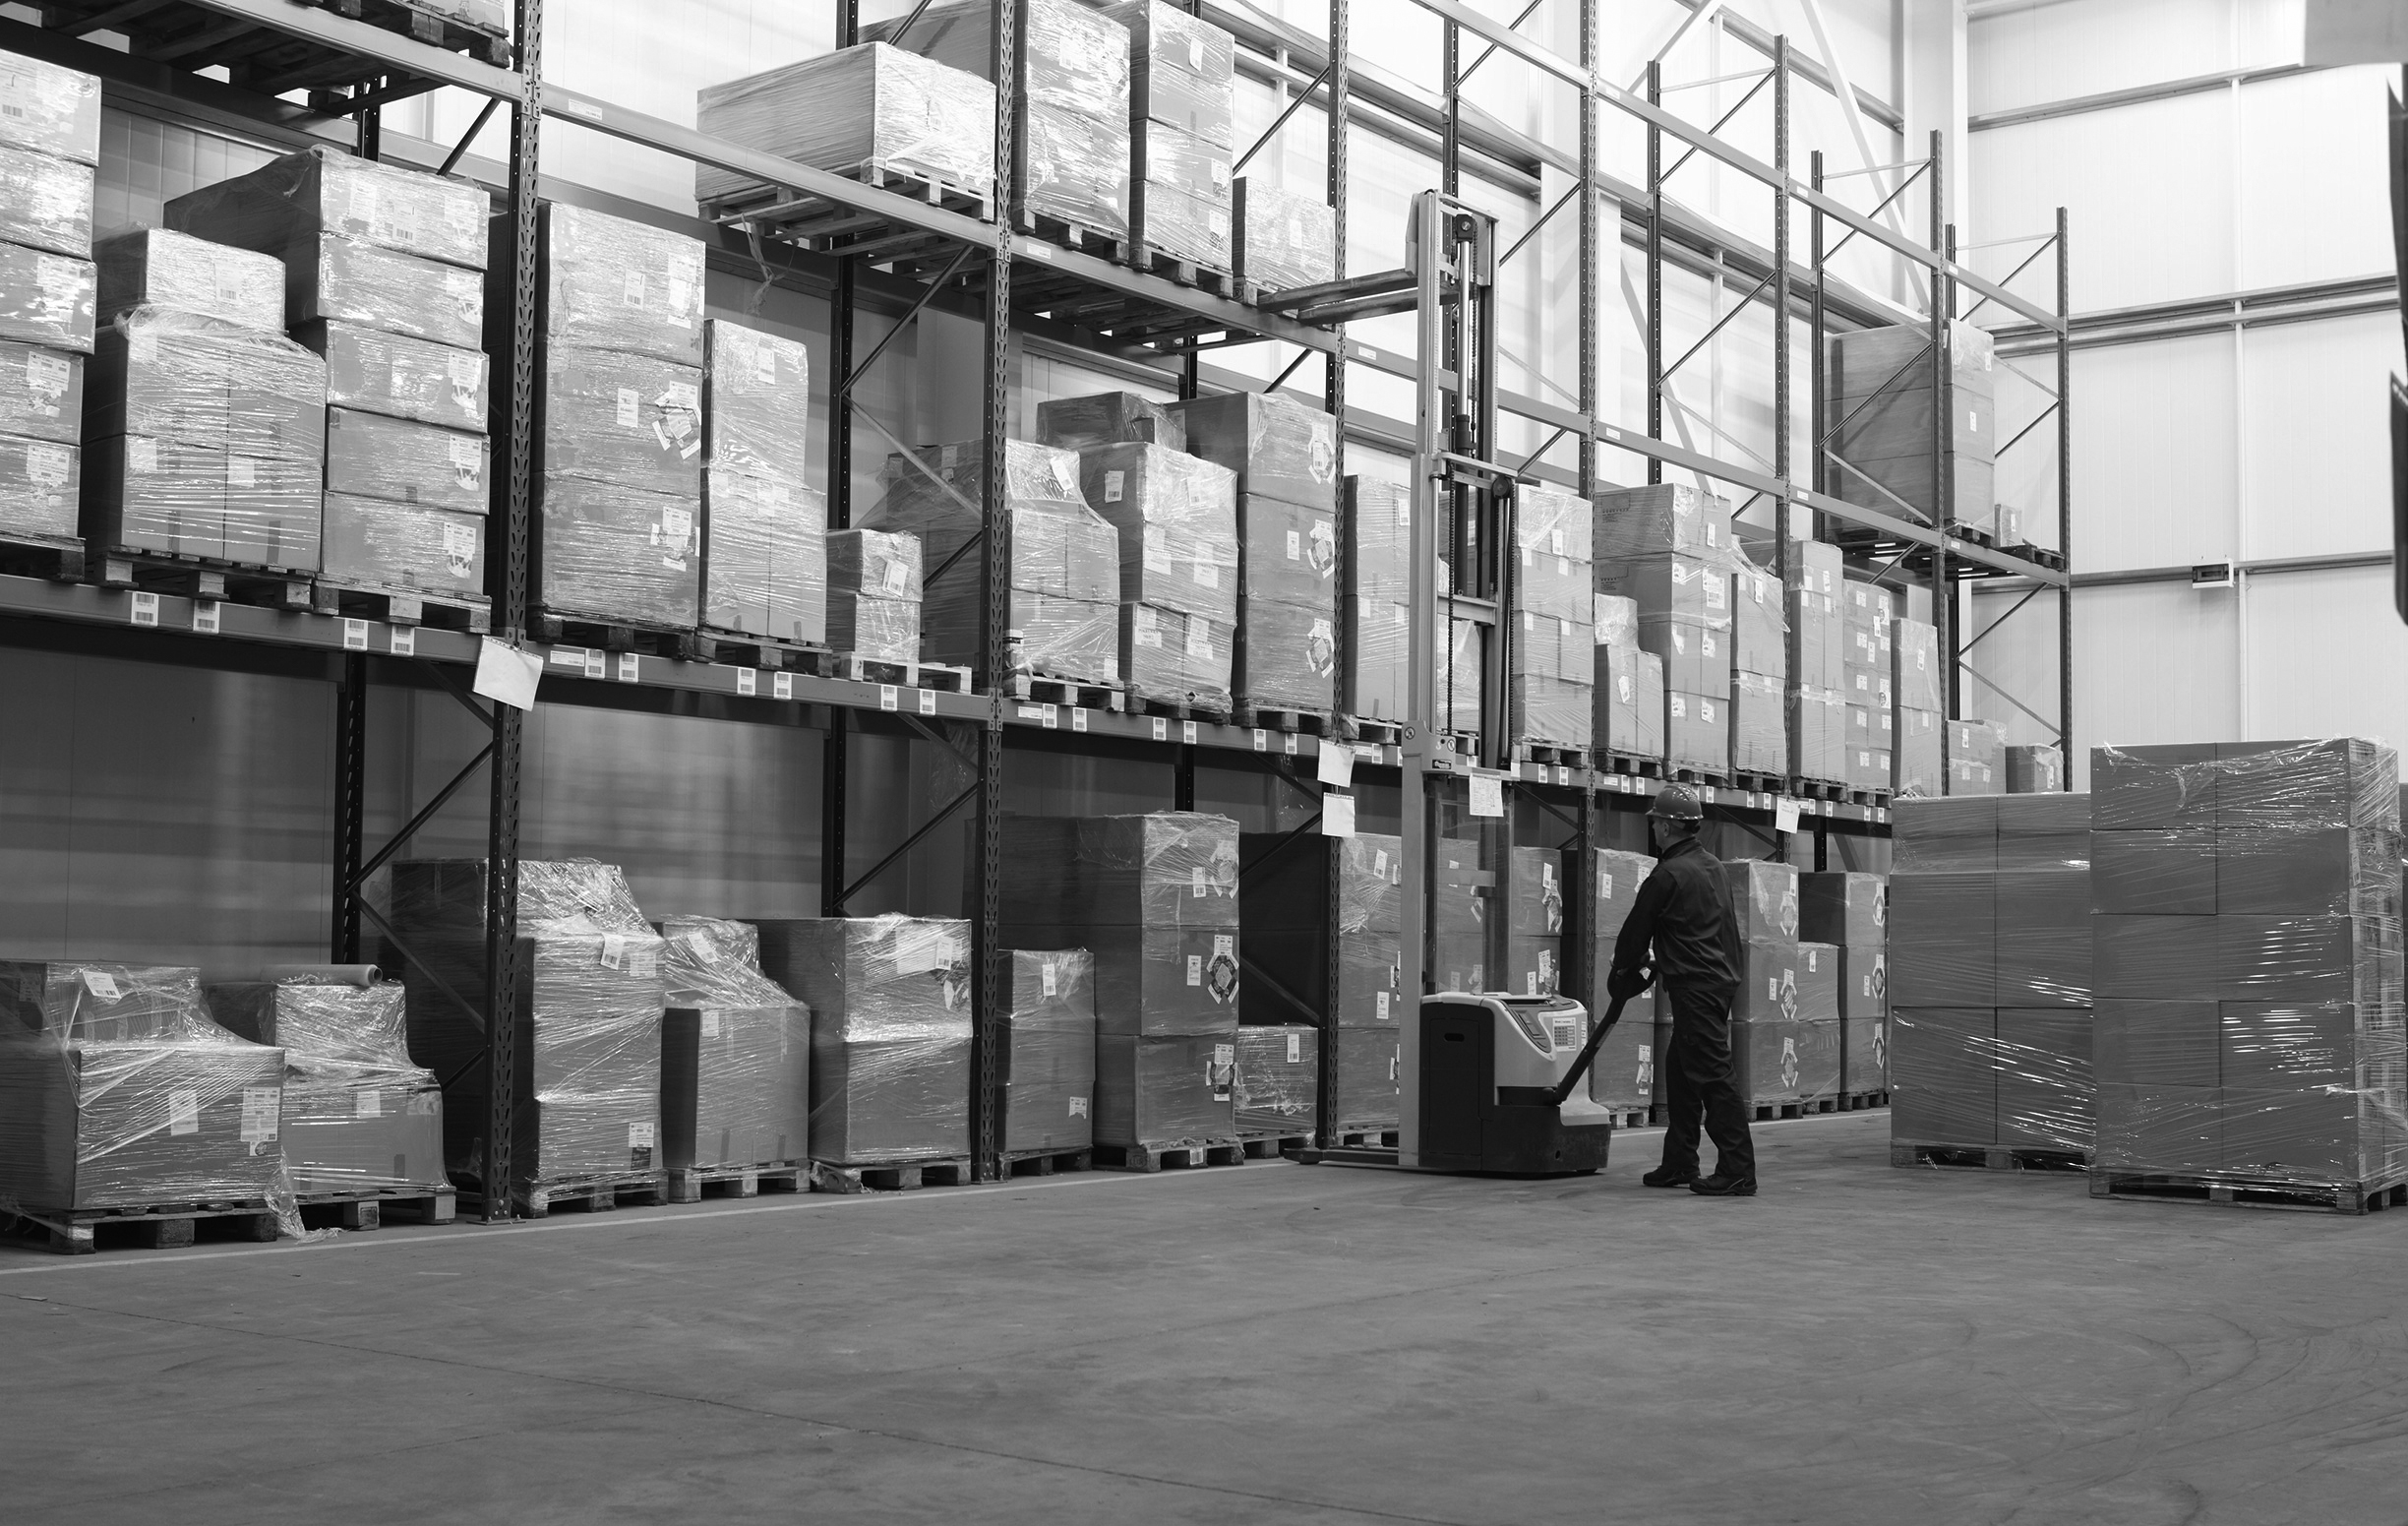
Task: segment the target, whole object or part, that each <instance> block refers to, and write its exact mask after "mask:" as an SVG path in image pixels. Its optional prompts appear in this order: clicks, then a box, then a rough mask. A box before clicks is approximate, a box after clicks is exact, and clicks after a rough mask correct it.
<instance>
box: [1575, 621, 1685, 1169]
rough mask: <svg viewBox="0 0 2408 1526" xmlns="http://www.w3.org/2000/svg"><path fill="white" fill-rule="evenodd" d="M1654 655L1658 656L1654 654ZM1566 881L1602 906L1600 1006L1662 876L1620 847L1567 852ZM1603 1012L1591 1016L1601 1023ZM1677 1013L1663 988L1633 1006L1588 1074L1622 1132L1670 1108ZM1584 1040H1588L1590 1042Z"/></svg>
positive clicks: (1595, 971) (1595, 955)
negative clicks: (1650, 887) (1643, 896)
mask: <svg viewBox="0 0 2408 1526" xmlns="http://www.w3.org/2000/svg"><path fill="white" fill-rule="evenodd" d="M1647 655H1649V656H1654V655H1655V654H1654V653H1653V652H1650V653H1647ZM1564 860H1565V875H1566V878H1567V879H1570V880H1572V881H1573V882H1574V883H1575V884H1576V885H1578V887H1579V892H1580V893H1582V894H1585V895H1587V896H1589V897H1590V898H1591V900H1592V903H1593V904H1594V905H1595V907H1596V942H1595V943H1594V944H1592V945H1591V946H1590V952H1589V971H1590V986H1591V988H1592V989H1593V990H1594V991H1595V993H1596V999H1597V1000H1598V1001H1599V1002H1603V1001H1605V1000H1606V997H1605V980H1604V975H1605V972H1606V971H1608V970H1610V969H1612V968H1613V965H1614V944H1615V941H1616V940H1618V939H1620V938H1621V936H1622V924H1623V923H1625V922H1627V921H1629V920H1630V912H1631V905H1632V903H1633V902H1635V901H1636V900H1637V899H1638V898H1639V886H1641V885H1645V884H1646V883H1647V878H1648V876H1649V875H1651V874H1654V873H1655V872H1656V861H1655V860H1654V859H1652V858H1650V857H1649V856H1648V855H1646V854H1644V853H1625V852H1622V851H1621V850H1619V849H1617V848H1591V849H1589V850H1587V852H1586V853H1583V852H1582V851H1581V850H1579V849H1566V850H1565V853H1564ZM1604 1015H1605V1014H1604V1012H1603V1011H1602V1010H1599V1011H1595V1012H1592V1013H1590V1014H1589V1020H1590V1021H1591V1022H1592V1023H1595V1022H1598V1021H1601V1020H1602V1019H1603V1017H1604ZM1671 1037H1672V1027H1671V1012H1670V1011H1669V1010H1668V1009H1666V1008H1665V1007H1663V993H1662V990H1661V988H1658V989H1656V990H1655V991H1652V992H1649V993H1648V994H1647V995H1645V996H1641V997H1638V998H1635V999H1633V1000H1632V1001H1631V1002H1630V1003H1628V1004H1627V1005H1626V1006H1625V1007H1623V1009H1622V1016H1621V1019H1620V1021H1618V1022H1617V1023H1616V1024H1615V1026H1614V1031H1613V1032H1612V1033H1611V1034H1609V1035H1608V1036H1607V1037H1606V1039H1605V1041H1604V1043H1603V1044H1602V1045H1600V1046H1599V1047H1598V1049H1597V1057H1596V1060H1595V1063H1594V1065H1593V1066H1592V1068H1591V1069H1590V1071H1589V1100H1590V1101H1592V1102H1595V1103H1598V1104H1600V1105H1602V1106H1604V1107H1607V1108H1611V1109H1612V1110H1613V1114H1614V1124H1615V1125H1616V1127H1618V1128H1623V1129H1638V1128H1643V1127H1645V1125H1646V1124H1647V1122H1648V1120H1649V1119H1650V1118H1651V1117H1653V1116H1655V1115H1654V1110H1655V1109H1656V1108H1658V1107H1661V1106H1662V1105H1663V1101H1664V1095H1663V1083H1662V1080H1661V1073H1662V1064H1663V1056H1664V1048H1665V1046H1666V1045H1667V1044H1669V1043H1670V1042H1671ZM1584 1041H1585V1040H1584Z"/></svg>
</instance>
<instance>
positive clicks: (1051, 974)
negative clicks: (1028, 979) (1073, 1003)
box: [1037, 959, 1061, 996]
mask: <svg viewBox="0 0 2408 1526" xmlns="http://www.w3.org/2000/svg"><path fill="white" fill-rule="evenodd" d="M1037 973H1038V976H1039V978H1041V979H1042V980H1043V981H1044V982H1045V994H1046V995H1048V996H1058V995H1060V994H1061V988H1060V985H1059V983H1058V973H1057V971H1056V969H1055V967H1054V961H1053V960H1052V959H1048V960H1046V962H1045V963H1044V964H1042V965H1040V966H1039V967H1038V971H1037Z"/></svg>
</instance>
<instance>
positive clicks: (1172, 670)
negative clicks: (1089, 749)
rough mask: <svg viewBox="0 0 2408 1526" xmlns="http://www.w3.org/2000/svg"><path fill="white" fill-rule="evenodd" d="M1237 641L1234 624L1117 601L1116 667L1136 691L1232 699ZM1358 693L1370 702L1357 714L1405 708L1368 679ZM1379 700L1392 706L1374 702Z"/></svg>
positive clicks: (1385, 713)
mask: <svg viewBox="0 0 2408 1526" xmlns="http://www.w3.org/2000/svg"><path fill="white" fill-rule="evenodd" d="M1236 643H1237V632H1236V628H1235V627H1234V626H1231V625H1228V624H1226V623H1223V622H1219V621H1213V620H1207V619H1205V618H1204V617H1203V616H1201V615H1188V614H1181V613H1180V612H1179V611H1177V610H1175V609H1161V608H1157V607H1156V606H1154V605H1152V604H1123V605H1121V606H1120V631H1119V652H1118V657H1119V663H1120V672H1121V674H1122V676H1123V677H1125V678H1126V679H1127V681H1128V685H1129V688H1130V689H1131V690H1132V691H1133V692H1136V693H1140V694H1145V695H1151V696H1154V697H1156V698H1159V699H1164V700H1171V701H1188V700H1193V701H1198V702H1204V703H1207V704H1217V705H1225V704H1227V703H1229V702H1230V664H1231V662H1232V661H1233V660H1234V657H1235V647H1236ZM1393 682H1394V681H1392V684H1393ZM1361 693H1362V694H1363V695H1364V696H1365V700H1366V703H1367V704H1368V705H1370V706H1372V707H1360V706H1358V707H1357V708H1355V711H1354V713H1355V714H1358V715H1377V716H1391V715H1402V714H1403V713H1404V702H1403V700H1402V699H1401V698H1396V699H1393V700H1388V701H1383V700H1381V699H1380V695H1381V694H1382V693H1383V692H1382V691H1379V690H1376V689H1374V688H1373V687H1372V684H1371V682H1370V681H1369V680H1366V681H1364V683H1363V688H1362V690H1361ZM1383 702H1385V703H1388V704H1390V705H1391V706H1392V708H1388V709H1383V708H1379V707H1377V706H1378V705H1379V704H1381V703H1383Z"/></svg>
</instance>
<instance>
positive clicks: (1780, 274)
mask: <svg viewBox="0 0 2408 1526" xmlns="http://www.w3.org/2000/svg"><path fill="white" fill-rule="evenodd" d="M1773 166H1774V168H1776V169H1777V170H1779V171H1780V182H1779V184H1777V185H1776V186H1774V188H1773V475H1775V476H1776V477H1778V478H1779V479H1780V480H1781V481H1782V482H1784V483H1785V482H1787V481H1788V480H1789V38H1788V36H1787V34H1786V33H1784V34H1782V35H1780V36H1777V37H1775V38H1774V39H1773ZM1817 284H1818V285H1819V284H1820V282H1819V281H1818V282H1817ZM1789 536H1790V528H1789V497H1788V495H1787V494H1785V493H1784V494H1782V495H1780V496H1779V497H1777V498H1776V499H1774V500H1773V578H1774V581H1775V583H1776V587H1777V589H1778V591H1777V592H1776V593H1775V595H1774V596H1775V597H1776V598H1777V599H1779V600H1781V602H1782V603H1783V605H1786V604H1787V602H1788V598H1789V593H1788V588H1789ZM1781 625H1782V627H1783V635H1782V637H1781V669H1782V673H1781V687H1782V688H1783V689H1787V688H1788V687H1789V686H1790V685H1791V684H1794V683H1795V682H1796V681H1797V673H1798V666H1799V662H1798V630H1797V622H1796V621H1794V620H1789V619H1785V618H1784V619H1783V620H1782V621H1781ZM1733 702H1736V699H1735V697H1734V701H1733ZM1780 707H1781V712H1782V714H1783V715H1786V714H1787V713H1788V710H1789V704H1788V697H1787V696H1786V695H1785V694H1784V695H1783V696H1781V697H1780ZM1781 730H1782V731H1783V733H1784V734H1785V736H1784V742H1785V754H1786V756H1785V757H1784V758H1783V760H1782V763H1783V765H1784V766H1785V767H1787V768H1788V770H1789V776H1790V777H1791V778H1797V777H1800V776H1802V774H1803V772H1804V768H1803V762H1804V761H1803V760H1802V759H1801V758H1800V757H1799V754H1798V728H1797V727H1796V726H1794V725H1786V724H1784V725H1783V726H1782V727H1781ZM1788 855H1789V846H1788V842H1787V839H1785V838H1784V839H1783V840H1782V843H1781V849H1780V854H1779V856H1780V857H1782V858H1784V859H1785V858H1787V857H1788Z"/></svg>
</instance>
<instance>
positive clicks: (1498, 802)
mask: <svg viewBox="0 0 2408 1526" xmlns="http://www.w3.org/2000/svg"><path fill="white" fill-rule="evenodd" d="M1472 814H1473V815H1474V816H1503V815H1504V814H1505V789H1504V785H1503V781H1501V780H1499V779H1495V778H1492V777H1490V776H1489V775H1487V774H1484V773H1475V774H1474V775H1472Z"/></svg>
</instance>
